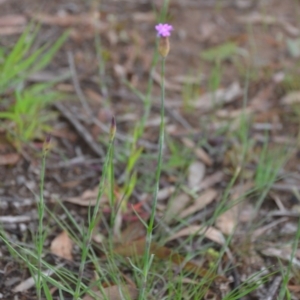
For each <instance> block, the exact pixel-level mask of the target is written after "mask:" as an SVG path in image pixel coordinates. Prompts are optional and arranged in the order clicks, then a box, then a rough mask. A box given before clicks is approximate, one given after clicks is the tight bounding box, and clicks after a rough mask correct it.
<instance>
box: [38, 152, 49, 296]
mask: <svg viewBox="0 0 300 300" xmlns="http://www.w3.org/2000/svg"><path fill="white" fill-rule="evenodd" d="M46 156H47V151H44V152H43V159H42V170H41V182H40V197H39V202H38V221H39V224H38V236H37V240H36V243H37V259H38V276H37V282H36V288H37V298H38V300H41V299H42V253H43V245H44V226H43V221H44V214H45V201H44V183H45V169H46Z"/></svg>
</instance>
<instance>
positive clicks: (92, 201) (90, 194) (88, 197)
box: [64, 187, 108, 206]
mask: <svg viewBox="0 0 300 300" xmlns="http://www.w3.org/2000/svg"><path fill="white" fill-rule="evenodd" d="M97 195H98V187H96V188H94V189H93V190H86V191H85V192H83V194H82V195H81V196H80V197H71V198H66V199H64V201H65V202H69V203H73V204H78V205H80V206H95V205H96V203H97ZM107 202H108V199H107V196H105V195H102V197H101V199H100V203H101V204H104V203H107Z"/></svg>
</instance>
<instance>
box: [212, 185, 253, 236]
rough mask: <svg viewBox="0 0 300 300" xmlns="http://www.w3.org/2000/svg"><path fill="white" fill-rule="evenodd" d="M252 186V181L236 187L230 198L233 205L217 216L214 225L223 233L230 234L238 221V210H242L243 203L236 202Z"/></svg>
mask: <svg viewBox="0 0 300 300" xmlns="http://www.w3.org/2000/svg"><path fill="white" fill-rule="evenodd" d="M252 187H253V183H252V182H248V183H246V184H244V185H243V186H241V187H238V188H237V189H236V191H235V192H234V194H233V196H232V200H231V201H230V202H231V203H232V204H233V205H234V204H235V205H234V206H232V207H231V208H230V209H228V210H227V211H225V212H224V213H223V214H222V215H220V216H219V217H218V218H217V220H216V227H217V228H219V229H220V230H221V231H222V232H223V233H224V234H226V235H231V234H232V232H233V230H234V229H235V227H236V226H237V224H238V222H239V216H240V211H241V210H242V208H243V206H244V203H243V202H239V203H236V202H237V201H238V200H239V198H240V197H242V196H243V194H245V193H246V192H247V191H248V190H250V189H251V188H252Z"/></svg>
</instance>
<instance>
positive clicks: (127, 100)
mask: <svg viewBox="0 0 300 300" xmlns="http://www.w3.org/2000/svg"><path fill="white" fill-rule="evenodd" d="M162 2H163V1H154V0H153V1H130V0H123V1H100V0H99V1H92V0H91V1H68V0H55V1H45V0H43V1H36V0H25V1H18V0H11V1H5V0H2V1H1V0H0V36H1V39H0V46H2V47H12V46H13V45H14V43H15V42H16V40H17V38H18V37H19V35H20V33H21V32H22V30H23V29H24V27H25V26H26V25H27V24H29V22H30V21H31V20H36V21H38V22H40V24H41V30H40V32H39V33H38V37H37V41H36V44H37V45H43V44H44V43H45V42H47V41H55V39H57V38H58V37H59V36H60V35H61V34H62V33H63V32H64V31H66V30H69V31H70V37H69V39H68V40H67V42H66V43H65V44H64V46H63V47H62V48H61V49H60V50H59V52H58V53H57V55H56V56H55V58H54V60H53V61H52V62H51V64H50V65H49V66H48V67H47V68H46V69H45V70H43V71H40V72H39V73H38V74H32V75H30V76H29V78H28V80H27V84H32V83H35V82H41V81H48V80H51V79H54V78H56V77H57V76H60V75H63V74H70V76H71V78H70V76H69V78H68V79H65V80H63V81H62V82H61V83H59V84H57V85H56V87H55V89H56V90H58V91H61V92H64V93H66V95H67V97H66V99H65V100H64V101H62V102H58V104H54V105H53V106H52V107H51V111H53V112H55V113H56V114H57V120H56V122H54V123H53V124H51V125H52V126H53V130H52V132H51V137H52V141H51V142H52V143H53V147H52V149H51V151H50V152H49V155H48V157H47V167H46V177H45V189H44V197H45V200H46V203H47V206H48V207H49V208H50V210H51V211H52V212H54V213H55V215H56V216H57V217H58V218H61V219H64V218H66V215H65V213H64V211H63V210H62V209H61V208H60V207H59V205H57V203H58V200H60V201H63V202H64V204H65V205H66V207H67V208H68V210H69V212H70V214H72V216H73V217H74V218H75V219H76V220H78V223H80V224H84V223H86V222H87V220H86V216H87V207H86V203H87V200H86V199H85V198H84V193H86V192H87V191H89V192H91V193H92V198H93V197H94V198H95V195H96V194H95V189H96V188H97V186H98V182H99V177H100V176H101V171H102V166H103V161H104V153H105V150H106V147H107V142H106V141H107V139H108V130H109V124H110V120H111V117H112V116H115V118H116V121H117V133H118V135H117V137H116V140H115V149H116V150H115V151H116V157H117V158H116V161H117V164H116V166H115V172H116V177H117V181H118V184H119V185H121V184H122V174H123V173H124V168H125V166H126V162H127V153H126V152H125V151H123V150H124V149H126V143H128V140H130V135H132V132H133V129H134V126H135V124H136V122H137V120H139V119H140V118H141V116H142V114H143V104H142V102H141V100H140V99H139V97H138V95H137V94H135V93H134V92H133V89H131V88H129V87H128V85H127V84H125V83H124V80H127V81H128V82H129V83H130V84H131V86H132V87H133V88H134V89H137V90H138V91H140V92H141V93H143V94H145V93H146V92H147V83H148V78H149V76H150V77H151V76H152V78H153V81H154V85H153V92H152V99H151V101H152V103H153V106H152V109H151V113H150V118H149V122H148V124H147V126H146V130H145V133H144V135H143V136H142V138H141V139H140V140H139V143H138V144H139V145H140V146H143V147H144V150H143V151H144V153H145V156H143V157H142V158H141V160H140V161H139V163H138V164H137V166H136V169H137V172H138V176H139V179H140V180H141V182H143V183H144V184H142V185H137V187H136V189H135V191H134V193H133V195H132V197H131V199H130V205H128V210H127V212H126V213H124V215H123V216H122V222H121V227H120V231H121V232H123V231H124V229H125V228H130V224H132V223H133V222H137V221H138V220H137V217H136V215H135V213H134V211H133V210H132V209H130V207H131V205H136V206H135V207H138V209H139V213H140V214H141V215H142V216H143V217H144V219H145V220H147V218H148V217H149V211H148V210H147V205H146V206H143V205H141V206H138V204H139V203H146V204H148V208H149V205H151V202H150V201H151V198H149V197H146V196H145V195H147V194H149V193H151V180H153V176H152V175H151V176H152V177H151V176H149V174H153V173H154V172H155V167H156V151H157V142H158V131H159V122H158V120H159V95H160V86H159V80H160V75H159V74H160V69H159V67H157V68H156V69H155V70H154V72H153V73H152V74H150V69H151V62H152V56H153V53H154V49H155V42H156V34H155V30H154V26H155V24H156V19H155V13H154V11H155V10H158V11H159V10H160V9H161V7H162ZM299 13H300V6H299V3H298V2H297V1H292V0H290V1H281V0H231V1H225V0H224V1H211V0H187V1H180V0H171V1H170V4H169V9H168V14H167V20H168V23H170V24H172V25H173V27H174V31H173V33H172V37H171V40H170V41H171V51H170V54H169V56H168V58H167V62H166V117H167V124H166V133H167V140H168V141H170V140H173V141H176V143H177V145H179V146H178V147H179V152H180V151H181V152H182V156H180V155H179V158H182V157H184V156H185V155H186V160H187V161H189V160H190V161H191V160H194V159H195V157H196V158H197V159H199V160H200V161H201V163H202V165H204V166H205V174H204V180H203V181H205V179H207V181H206V183H205V184H206V185H205V184H204V185H203V187H202V190H203V191H204V192H205V191H206V189H213V190H214V191H217V194H218V196H217V199H218V200H217V201H215V202H212V203H208V205H207V207H206V208H205V209H204V210H205V211H204V212H203V209H202V210H200V209H199V210H196V211H195V213H194V214H191V216H190V219H189V224H190V226H192V225H193V226H194V225H195V224H199V223H200V221H201V220H202V219H201V218H204V219H208V218H209V217H211V216H213V214H214V211H215V207H216V205H217V203H219V202H220V199H221V198H222V195H224V194H225V193H226V189H227V187H228V186H229V184H230V182H231V179H232V177H233V176H234V175H235V174H236V173H235V172H236V171H237V169H239V167H241V170H242V171H241V173H240V174H239V180H238V181H236V182H235V183H234V186H233V187H232V190H231V191H230V197H229V198H230V199H238V198H239V197H240V196H241V195H242V194H243V193H244V192H247V190H249V189H251V188H252V187H253V184H254V181H255V179H254V177H255V175H254V174H255V170H256V168H257V164H258V160H259V157H260V154H261V152H262V148H263V145H264V142H265V140H266V136H267V135H268V140H269V141H270V147H271V149H275V150H274V151H276V149H277V148H278V147H282V148H284V149H288V150H287V151H288V153H289V155H288V161H287V162H286V163H285V164H284V167H282V168H281V169H280V171H279V177H278V178H280V180H277V181H276V182H275V183H273V184H272V186H271V187H270V189H269V190H268V192H267V194H266V196H265V198H264V200H263V203H262V205H261V206H260V207H259V210H258V211H256V210H255V207H256V203H257V201H258V199H260V196H261V194H260V192H259V191H256V192H254V193H252V194H251V196H249V197H246V198H247V199H246V201H244V202H243V206H241V207H239V210H238V211H234V212H233V211H232V210H230V211H229V215H228V214H227V215H225V214H223V215H222V216H223V219H222V218H220V219H218V220H217V221H216V222H215V224H212V225H213V226H214V228H215V229H216V232H217V235H218V236H220V235H219V234H222V235H225V236H230V234H231V233H232V231H231V230H232V227H236V225H237V223H235V221H234V216H235V217H236V216H237V218H238V219H239V223H238V224H239V225H238V226H237V227H236V231H235V233H234V235H233V237H232V241H231V243H230V247H229V248H230V251H231V254H232V255H233V260H231V259H230V255H229V256H227V257H226V259H224V262H223V264H224V265H226V263H227V264H231V265H232V264H233V266H232V267H233V269H234V271H231V272H228V273H226V274H222V275H224V276H225V277H226V278H227V279H228V282H227V283H228V289H232V288H233V287H237V286H239V285H240V284H241V283H242V282H243V281H244V280H246V278H248V277H250V276H251V275H252V274H254V273H255V272H259V271H261V272H262V275H261V276H263V275H266V274H267V273H269V272H272V271H276V270H278V265H280V264H279V261H281V262H282V264H283V265H285V266H286V265H287V264H288V260H289V257H290V255H291V253H292V241H293V237H294V236H295V234H296V232H297V221H298V218H299V200H300V199H299V197H298V195H299V187H300V175H299V171H300V162H299V157H300V155H299V154H300V152H299V135H298V134H299V99H300V96H299V92H298V94H297V90H299V88H300V86H299V57H300V42H299V41H300V26H299V25H300V24H299V20H300V19H299ZM7 17H10V20H11V23H10V22H9V21H7V20H6V19H5V18H7ZM18 18H19V19H18ZM1 20H5V21H3V22H1ZM16 20H21V21H19V23H18V22H17V21H16ZM7 28H9V29H7ZM98 33H99V36H100V39H101V46H102V52H101V53H102V56H103V57H105V60H106V62H105V72H103V73H101V70H100V71H99V53H98V54H97V51H96V45H95V36H97V34H98ZM220 45H223V46H224V45H225V47H226V46H227V50H226V49H225V50H220V49H219V50H218V51H219V52H218V53H219V54H217V56H218V55H221V56H222V55H225V56H224V58H222V57H221V58H220V60H218V59H216V58H214V57H215V56H216V54H214V53H213V51H210V52H209V49H215V47H217V46H220ZM230 47H233V48H234V50H228V48H229V49H231V48H230ZM226 51H229V54H228V53H227V54H226ZM224 53H225V54H224ZM211 56H213V58H211ZM216 68H217V70H218V72H217V75H215V77H214V72H216ZM216 82H217V87H216V90H217V91H218V93H220V96H219V97H217V98H216V99H215V101H216V103H213V104H212V101H210V98H209V97H208V96H207V95H208V93H210V92H211V89H212V86H214V84H216ZM292 93H294V94H293V95H292ZM291 95H292V96H291ZM297 105H298V106H297ZM2 108H3V107H1V106H0V109H2ZM243 108H244V109H245V112H246V113H245V114H246V116H247V118H249V119H250V120H251V126H250V128H249V132H248V139H249V141H250V140H251V143H253V146H252V147H251V149H250V150H249V152H247V151H246V154H245V160H244V161H243V163H242V165H241V153H242V152H243V148H242V145H241V144H242V142H241V140H239V135H238V133H236V132H237V131H238V128H239V126H241V124H240V123H239V122H238V117H239V116H241V115H242V109H243ZM234 120H236V122H234ZM229 121H230V122H232V124H233V125H232V126H230V127H228V128H229V129H227V130H224V128H225V127H226V126H225V125H224V124H227V123H228V122H229ZM226 122H227V123H226ZM234 124H235V125H234ZM266 132H267V134H266ZM5 137H6V132H5V130H3V129H0V224H1V226H2V227H3V229H4V231H5V232H6V234H7V236H8V237H9V239H10V240H12V241H14V242H18V243H20V244H21V245H23V246H25V247H28V248H29V249H31V248H32V247H33V242H32V236H33V235H34V232H35V231H36V226H37V210H36V199H37V197H38V195H39V182H40V172H41V149H42V147H43V140H42V139H41V140H35V141H33V142H31V143H30V144H29V145H25V146H24V147H23V148H22V151H21V153H17V152H16V150H15V148H14V147H13V146H11V145H10V144H9V143H8V141H7V140H6V138H5ZM198 146H199V149H201V151H200V150H199V151H198V152H197V151H195V149H196V148H197V147H198ZM170 157H171V150H170V149H169V147H167V149H166V150H165V156H164V159H165V161H166V162H168V163H170V165H172V164H171V161H170V160H169V158H170ZM179 158H178V159H179ZM9 159H12V161H10V160H9ZM275 160H276V158H274V165H275V164H276V162H275ZM271 165H272V164H271ZM188 172H189V171H188V168H186V163H185V164H184V167H182V166H181V165H180V166H179V167H176V164H175V167H174V168H172V167H168V168H167V167H166V168H165V169H163V175H162V178H161V190H162V191H165V192H166V195H165V196H163V195H162V196H161V199H160V200H159V207H158V213H157V215H158V217H159V218H163V217H164V211H165V210H166V207H167V206H168V201H169V200H170V198H171V193H170V192H168V190H170V189H171V190H172V188H174V187H175V186H176V184H178V182H180V183H181V182H182V181H183V182H184V181H185V180H186V179H182V177H183V176H184V174H188ZM187 176H188V175H187ZM191 176H193V174H192V175H191ZM203 181H202V183H203ZM207 182H208V183H207ZM116 189H117V188H116ZM173 191H174V190H173ZM116 192H117V191H116ZM74 199H75V200H74ZM254 211H255V212H256V213H255V215H254V216H253V212H254ZM230 213H231V215H230ZM104 214H105V216H106V217H108V216H109V210H107V211H106V212H105V209H104ZM232 214H234V216H233V215H232ZM48 222H49V223H48V224H49V228H51V230H50V232H49V237H48V238H47V241H46V244H45V249H47V254H46V258H45V259H47V261H49V263H53V264H58V263H59V261H60V260H61V259H62V258H57V257H56V256H55V254H54V253H51V251H50V250H49V249H50V247H51V241H52V240H53V239H54V238H55V237H57V236H58V235H59V233H60V231H61V229H60V227H59V226H58V224H57V223H56V222H55V220H54V219H53V218H50V219H49V220H48ZM173 225H174V224H173ZM173 225H172V224H169V225H166V226H167V229H168V228H169V229H170V230H172V226H173ZM99 232H101V235H103V236H106V234H107V230H106V229H105V226H104V225H103V224H99ZM167 232H168V231H167ZM249 232H251V234H248V233H249ZM173 234H174V233H173ZM0 238H1V237H0ZM211 241H212V242H213V243H215V246H214V247H215V248H216V249H219V247H220V240H219V238H215V239H214V238H213V237H212V236H211V235H207V236H206V242H211ZM203 243H205V242H203ZM178 245H180V238H177V239H176V238H174V239H173V241H172V242H169V243H167V246H168V247H173V246H174V247H178ZM198 246H199V245H198V244H197V243H196V242H195V244H193V245H191V247H192V248H193V247H198ZM72 251H73V252H72V259H70V260H68V264H69V269H70V270H73V271H74V272H76V270H77V268H78V264H79V257H80V256H79V250H78V249H76V247H74V249H73V250H72ZM180 251H181V253H182V254H183V255H184V251H183V250H180ZM299 259H300V252H299V247H297V251H296V254H295V258H294V263H293V267H294V268H297V267H298V268H299ZM226 260H227V261H226ZM221 269H222V268H221ZM92 271H93V268H92V267H91V268H89V266H88V267H87V270H86V272H87V275H86V276H87V277H89V278H90V277H92V275H91V274H92ZM221 271H222V270H220V272H221ZM297 273H299V271H297V270H296V271H295V273H294V274H297ZM281 275H282V274H280V273H279V274H278V273H276V274H275V275H274V276H271V277H270V279H269V280H268V282H267V283H265V284H262V285H261V286H260V287H259V288H257V289H256V290H255V291H254V292H252V293H251V294H250V295H249V296H246V297H244V298H243V299H270V300H271V299H277V298H276V297H277V295H278V291H279V288H278V286H280V284H281V281H282V277H281ZM30 276H31V274H30V272H29V270H28V269H27V268H26V266H25V264H24V263H22V262H20V261H19V260H17V259H15V258H14V257H11V256H10V255H9V252H8V250H7V248H6V246H5V244H4V243H2V242H1V239H0V299H7V300H8V299H35V296H36V295H35V292H34V288H33V287H30V288H28V289H26V290H25V289H24V290H22V291H19V292H18V293H13V289H14V288H15V287H16V286H17V285H19V284H20V283H21V282H23V281H25V280H26V279H27V278H29V277H30ZM278 282H280V283H279V284H278V285H277V283H278ZM288 288H289V291H290V292H291V294H292V299H299V298H300V283H299V276H298V277H297V276H296V275H293V276H291V277H290V280H289V283H288ZM213 292H215V291H214V290H213ZM54 294H55V292H54ZM216 295H218V296H216V297H221V296H220V294H218V293H217V292H216ZM15 296H16V298H14V297H15ZM57 297H58V296H57ZM65 297H66V298H65V299H69V298H68V296H67V295H66V296H65ZM57 299H59V298H57ZM158 299H159V298H158ZM215 299H218V298H215Z"/></svg>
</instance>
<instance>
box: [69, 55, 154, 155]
mask: <svg viewBox="0 0 300 300" xmlns="http://www.w3.org/2000/svg"><path fill="white" fill-rule="evenodd" d="M68 61H69V66H70V71H71V75H72V81H73V85H74V88H75V92H76V95H77V97H78V98H79V100H80V102H81V104H82V106H83V108H84V109H85V111H86V113H87V114H88V117H89V119H91V121H92V123H93V124H95V125H96V126H98V127H99V128H100V129H101V130H103V131H104V132H105V133H109V130H110V128H109V126H106V125H105V124H103V123H102V122H100V120H99V119H97V118H95V116H94V114H93V111H92V109H91V108H90V106H89V104H88V102H87V100H86V98H85V96H84V93H83V91H82V89H81V87H80V83H79V80H78V76H77V72H76V68H75V63H74V57H73V55H72V53H71V52H68ZM115 138H116V139H118V140H120V141H123V142H128V141H133V138H131V137H129V136H126V135H125V134H121V133H118V132H116V135H115ZM138 144H139V145H141V146H143V147H145V148H148V149H153V150H156V149H157V145H155V144H152V143H150V142H148V141H145V140H139V141H138Z"/></svg>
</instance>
